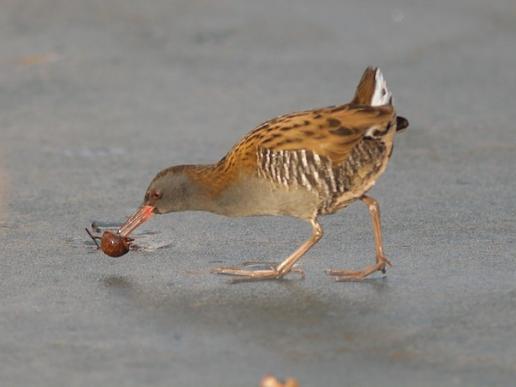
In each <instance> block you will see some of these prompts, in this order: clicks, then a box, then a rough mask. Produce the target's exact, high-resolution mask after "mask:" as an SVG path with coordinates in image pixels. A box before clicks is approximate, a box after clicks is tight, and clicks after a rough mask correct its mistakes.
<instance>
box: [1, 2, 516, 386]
mask: <svg viewBox="0 0 516 387" xmlns="http://www.w3.org/2000/svg"><path fill="white" fill-rule="evenodd" d="M0 48H1V56H0V90H1V92H0V170H1V172H0V176H1V178H0V179H1V185H0V192H1V193H0V195H1V197H2V212H1V215H0V217H1V220H0V246H1V248H0V265H1V269H0V294H1V295H2V297H1V302H0V384H1V385H2V386H31V385H37V386H142V385H148V386H210V387H211V386H223V387H231V386H243V387H248V386H257V385H258V382H259V380H260V379H261V377H262V376H263V375H264V374H266V373H273V374H275V375H278V376H294V377H296V378H298V379H299V381H300V382H301V386H302V387H305V386H325V387H326V386H350V387H354V386H392V387H400V386H513V385H515V383H516V382H515V380H516V223H515V219H516V194H515V192H516V109H515V106H516V105H515V95H516V5H515V3H514V1H512V0H505V1H504V0H499V1H490V2H486V1H483V0H456V1H445V0H440V1H433V2H429V1H423V0H418V1H408V0H394V1H380V0H378V1H364V0H356V1H354V0H353V1H347V2H343V1H338V0H334V1H330V0H327V1H318V2H315V1H313V2H310V1H308V0H305V1H297V2H295V1H281V2H278V1H272V0H267V1H239V0H233V1H231V0H221V1H216V2H215V1H208V0H193V1H192V0H183V1H166V0H158V1H153V2H138V1H128V0H112V1H105V0H95V1H86V0H84V1H79V0H27V1H19V0H5V1H2V2H1V4H0ZM366 65H379V66H381V68H382V69H383V72H384V74H385V77H386V79H387V81H388V84H389V86H390V88H391V89H392V91H393V93H394V95H395V102H396V106H397V108H398V111H399V113H400V114H401V115H403V116H406V117H407V118H408V119H409V120H410V122H411V127H410V129H409V130H408V131H406V132H405V133H404V134H403V135H400V136H399V137H398V139H397V144H396V149H395V153H394V156H393V159H392V161H391V163H390V166H389V169H388V171H387V172H386V174H385V175H384V176H383V177H382V178H381V179H380V180H379V182H378V184H377V185H376V187H375V188H374V189H373V190H372V191H371V194H372V195H373V196H375V197H376V198H377V199H378V200H379V201H380V203H381V206H382V211H383V228H384V234H385V236H384V237H385V248H386V252H387V254H388V256H389V257H390V258H391V260H392V261H393V263H394V267H393V268H392V269H391V270H389V272H388V273H387V276H386V277H383V278H382V276H378V277H377V278H375V279H372V280H369V281H366V282H363V283H335V282H333V281H332V280H331V279H330V278H328V277H327V276H326V275H325V274H324V269H327V268H358V267H361V266H363V265H365V264H367V263H370V262H372V260H373V257H374V248H373V242H372V231H371V226H370V220H369V216H368V213H367V209H366V208H365V206H363V205H361V204H359V203H356V204H354V205H353V206H351V207H350V208H348V209H347V210H345V211H343V212H341V213H339V214H337V215H334V216H331V217H326V218H324V219H323V226H324V228H325V232H326V235H325V238H324V239H323V240H322V241H321V242H320V244H318V245H317V246H316V247H315V248H314V249H313V250H311V251H310V252H309V253H308V254H307V255H306V256H305V257H304V258H303V259H302V261H301V265H302V267H303V268H304V270H305V272H306V279H305V280H304V281H303V280H299V279H298V278H297V277H296V276H292V277H290V278H289V279H288V280H284V281H277V282H262V283H246V284H238V285H230V284H228V282H227V278H225V277H219V276H215V275H213V274H210V273H209V269H210V268H213V267H215V266H217V265H220V264H226V265H234V264H237V263H239V262H240V261H241V260H245V259H253V258H262V259H268V260H271V259H276V260H277V259H280V258H283V257H285V256H286V255H287V254H288V253H289V252H290V251H292V250H293V249H294V248H295V247H296V246H297V245H299V244H300V243H301V242H302V241H303V240H304V239H305V238H306V237H307V236H308V235H309V232H310V228H309V226H308V225H307V224H304V223H303V222H300V221H296V220H294V219H288V218H247V219H229V218H223V217H219V216H215V215H211V214H206V213H182V214H177V215H168V216H162V217H158V218H156V219H153V220H152V221H151V222H150V223H149V224H148V225H146V226H145V227H144V228H143V229H142V230H141V231H142V233H140V235H139V237H140V238H142V241H143V240H146V243H147V248H146V249H144V250H142V251H140V252H133V253H131V254H128V255H126V256H125V257H123V258H121V259H111V258H108V257H106V256H104V255H102V254H100V253H98V252H97V251H95V250H94V248H93V246H92V243H91V242H90V241H88V240H87V236H86V234H85V232H84V227H85V226H88V225H89V224H90V223H91V222H92V221H94V220H96V221H109V222H117V221H120V220H123V219H124V218H125V216H127V215H129V214H130V213H131V212H132V211H133V210H134V209H135V208H136V206H137V205H138V204H139V203H140V201H141V200H142V197H143V194H144V190H145V188H146V186H147V184H148V182H149V180H150V179H151V178H152V177H153V175H154V174H155V173H156V172H157V171H158V170H159V169H161V168H163V167H166V166H169V165H172V164H177V163H203V162H211V161H215V160H217V159H218V158H220V157H221V156H222V155H223V154H224V153H225V152H226V151H227V150H228V149H229V148H230V147H231V145H232V144H233V143H235V142H236V141H237V140H238V139H239V138H240V137H241V136H242V135H244V134H245V133H246V132H247V131H248V130H250V129H252V128H253V127H254V126H255V125H256V124H258V123H260V122H261V121H264V120H265V119H267V118H271V117H273V116H275V115H278V114H281V113H287V112H291V111H295V110H303V109H307V108H312V107H321V106H325V105H331V104H338V103H342V102H346V101H347V100H349V98H350V97H351V95H352V93H353V89H354V87H355V84H356V83H357V81H358V79H359V77H360V75H361V73H362V71H363V69H364V67H365V66H366ZM145 238H147V239H145ZM142 243H143V242H142ZM159 246H162V248H159V249H155V248H156V247H159Z"/></svg>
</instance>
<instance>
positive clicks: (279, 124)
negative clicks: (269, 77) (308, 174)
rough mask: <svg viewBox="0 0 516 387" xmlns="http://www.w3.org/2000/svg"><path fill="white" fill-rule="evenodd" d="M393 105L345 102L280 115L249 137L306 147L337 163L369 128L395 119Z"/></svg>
mask: <svg viewBox="0 0 516 387" xmlns="http://www.w3.org/2000/svg"><path fill="white" fill-rule="evenodd" d="M394 114H395V113H394V111H393V108H392V106H390V105H387V106H380V107H371V106H364V105H351V104H349V105H343V106H339V107H335V108H324V109H318V110H313V111H308V112H302V113H297V114H291V115H287V116H283V117H279V118H277V119H276V120H271V121H268V122H266V123H264V124H262V125H261V126H260V127H259V128H258V129H257V130H255V131H254V132H252V133H251V134H250V135H249V136H248V141H250V142H255V143H256V146H257V147H258V148H260V147H263V148H268V149H271V150H298V149H305V150H307V151H311V152H313V153H315V154H317V155H319V156H322V157H326V158H328V159H330V160H331V161H332V163H333V165H338V164H340V163H341V162H343V161H344V160H346V159H347V158H348V156H349V155H350V153H351V150H352V149H353V147H354V146H355V145H356V144H357V143H358V142H359V141H360V140H361V139H362V138H363V137H364V136H365V135H366V133H367V132H368V131H370V130H375V129H379V130H383V129H384V128H386V127H387V126H388V125H389V123H390V122H391V121H392V120H393V117H394Z"/></svg>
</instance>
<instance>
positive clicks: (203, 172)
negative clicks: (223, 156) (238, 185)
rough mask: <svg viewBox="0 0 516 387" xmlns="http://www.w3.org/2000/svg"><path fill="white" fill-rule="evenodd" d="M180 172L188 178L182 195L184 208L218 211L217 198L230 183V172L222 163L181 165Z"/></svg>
mask: <svg viewBox="0 0 516 387" xmlns="http://www.w3.org/2000/svg"><path fill="white" fill-rule="evenodd" d="M181 169H182V171H181V173H182V174H184V176H185V177H186V178H187V180H189V184H187V185H186V186H187V187H188V189H187V192H185V194H184V195H183V201H184V210H187V211H188V210H192V211H210V212H215V213H220V210H221V209H220V204H219V202H218V199H219V197H220V195H221V194H222V193H223V191H224V190H225V189H226V188H227V187H228V185H230V184H231V177H232V176H231V173H228V172H229V171H228V170H227V169H226V168H225V166H224V165H223V163H217V164H206V165H183V166H181Z"/></svg>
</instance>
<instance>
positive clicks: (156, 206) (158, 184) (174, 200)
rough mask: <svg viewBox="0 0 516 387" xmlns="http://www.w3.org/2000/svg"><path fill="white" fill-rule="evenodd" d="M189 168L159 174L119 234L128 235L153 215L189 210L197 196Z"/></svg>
mask: <svg viewBox="0 0 516 387" xmlns="http://www.w3.org/2000/svg"><path fill="white" fill-rule="evenodd" d="M189 168H190V166H176V167H171V168H167V169H164V170H163V171H161V172H159V173H158V174H157V175H156V176H155V177H154V179H152V181H151V183H150V184H149V187H148V188H147V190H146V191H145V196H144V198H143V203H142V204H141V206H140V207H139V208H138V210H137V211H136V213H135V214H134V215H132V216H131V217H130V218H129V219H127V221H126V222H125V223H124V224H123V225H122V226H121V227H120V229H119V230H118V232H119V234H121V235H122V236H127V235H129V234H130V233H131V232H132V231H133V230H134V229H135V228H137V227H138V226H140V225H141V224H142V223H144V222H146V221H147V220H149V219H150V218H151V217H152V216H153V215H154V214H166V213H169V212H175V211H185V210H188V209H191V202H192V198H194V197H196V195H198V189H197V185H196V184H195V182H194V181H192V179H191V178H190V176H189V174H188V173H187V171H188V169H189Z"/></svg>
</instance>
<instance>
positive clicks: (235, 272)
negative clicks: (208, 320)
mask: <svg viewBox="0 0 516 387" xmlns="http://www.w3.org/2000/svg"><path fill="white" fill-rule="evenodd" d="M242 266H262V267H263V266H265V267H266V269H259V270H248V269H241V268H239V267H217V268H215V269H212V270H211V272H212V273H215V274H223V275H230V276H235V277H239V278H237V279H235V280H234V281H233V282H241V281H260V280H272V279H280V278H283V277H284V276H285V275H287V274H288V273H299V274H300V276H301V278H303V279H304V278H305V272H304V271H303V269H300V268H296V267H294V268H292V269H290V270H288V271H284V272H282V271H280V270H278V269H277V267H278V265H277V264H276V263H275V262H263V261H246V262H244V263H243V264H242Z"/></svg>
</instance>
